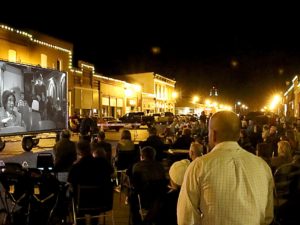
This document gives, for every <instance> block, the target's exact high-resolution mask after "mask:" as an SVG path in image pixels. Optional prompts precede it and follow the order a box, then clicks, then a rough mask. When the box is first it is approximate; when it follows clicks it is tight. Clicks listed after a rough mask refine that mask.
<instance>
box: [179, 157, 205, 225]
mask: <svg viewBox="0 0 300 225" xmlns="http://www.w3.org/2000/svg"><path fill="white" fill-rule="evenodd" d="M202 165H203V163H202V161H199V160H196V161H193V162H192V163H191V164H190V165H189V167H188V169H187V171H186V172H185V175H184V180H183V184H182V186H181V190H180V194H179V198H178V203H177V223H178V225H191V224H193V225H196V224H201V211H200V191H199V188H200V184H199V177H200V176H201V170H202Z"/></svg>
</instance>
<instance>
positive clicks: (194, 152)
mask: <svg viewBox="0 0 300 225" xmlns="http://www.w3.org/2000/svg"><path fill="white" fill-rule="evenodd" d="M202 154H203V145H201V144H199V143H195V142H193V143H191V146H190V150H189V156H190V158H191V159H192V160H194V159H196V158H197V157H198V156H201V155H202Z"/></svg>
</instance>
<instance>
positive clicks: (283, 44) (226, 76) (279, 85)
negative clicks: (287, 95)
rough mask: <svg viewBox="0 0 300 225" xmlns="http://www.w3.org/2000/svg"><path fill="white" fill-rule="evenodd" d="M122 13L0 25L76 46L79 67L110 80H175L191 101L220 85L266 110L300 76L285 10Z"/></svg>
mask: <svg viewBox="0 0 300 225" xmlns="http://www.w3.org/2000/svg"><path fill="white" fill-rule="evenodd" d="M118 6H119V7H117V6H113V7H107V8H106V7H99V6H97V7H91V8H84V7H82V5H81V7H76V8H75V9H73V10H64V11H61V12H62V13H61V14H60V15H59V14H58V13H55V12H54V13H52V14H51V13H48V11H49V9H48V10H47V12H45V11H40V12H39V11H36V12H35V13H34V16H33V14H31V15H30V13H26V14H25V13H24V14H20V15H18V16H14V17H12V16H11V15H7V16H6V15H3V14H2V15H1V16H0V22H2V23H6V24H7V25H11V26H13V27H15V28H18V29H33V30H37V31H40V32H42V33H45V34H49V35H51V36H54V37H57V38H60V39H63V40H66V41H69V42H72V43H73V44H74V61H73V65H75V66H77V60H84V61H87V62H90V63H93V64H94V65H95V66H96V71H97V72H98V73H103V74H104V75H106V76H112V75H117V74H124V73H135V72H149V71H154V72H156V73H158V74H161V75H164V76H167V77H169V78H174V79H176V81H177V89H178V90H179V91H180V92H181V95H182V96H184V97H189V96H193V95H195V94H197V95H199V96H201V98H202V99H204V98H206V97H207V96H208V94H209V89H210V88H211V87H212V86H216V87H217V88H218V91H219V95H220V98H221V99H222V100H223V102H228V103H233V102H235V101H238V100H239V101H242V102H243V103H245V104H247V105H249V106H250V107H254V106H255V107H259V108H260V107H262V106H263V104H266V103H267V100H268V98H269V97H270V96H271V95H272V94H274V93H276V92H278V91H283V92H284V91H285V90H286V89H287V86H286V82H285V81H288V80H291V79H292V78H293V77H294V75H295V74H297V73H299V71H300V31H297V30H299V27H300V26H299V24H300V23H299V22H300V21H299V20H300V19H299V18H300V17H299V16H297V14H293V13H292V12H291V11H287V10H285V9H284V8H280V7H279V8H278V10H276V11H274V10H270V9H260V10H257V7H250V6H249V7H248V6H247V8H245V7H244V8H243V7H241V9H239V10H237V9H235V8H231V9H230V10H224V9H223V8H222V7H220V8H219V9H216V8H209V9H206V8H205V7H200V6H193V5H187V4H186V5H185V6H182V5H178V6H174V7H173V6H170V5H169V6H163V7H162V6H160V5H157V6H155V7H154V6H152V7H146V6H145V5H144V6H141V7H139V8H138V9H137V8H130V7H127V8H123V7H122V6H120V5H118ZM153 47H158V48H155V49H156V50H157V49H158V50H159V51H155V50H153Z"/></svg>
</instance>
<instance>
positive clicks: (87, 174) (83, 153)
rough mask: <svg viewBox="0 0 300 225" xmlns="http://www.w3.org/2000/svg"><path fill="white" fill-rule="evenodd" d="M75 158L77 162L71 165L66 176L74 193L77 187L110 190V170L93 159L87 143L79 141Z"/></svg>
mask: <svg viewBox="0 0 300 225" xmlns="http://www.w3.org/2000/svg"><path fill="white" fill-rule="evenodd" d="M77 157H78V159H77V162H76V163H75V164H73V165H72V167H71V169H70V172H69V176H68V182H69V183H70V184H71V185H72V187H73V188H75V191H76V187H77V185H94V186H97V185H107V187H108V188H112V186H111V185H112V183H111V179H110V178H111V177H110V176H111V170H110V168H109V169H108V168H106V167H105V166H103V164H101V163H99V160H98V159H96V158H94V157H93V155H92V151H91V146H90V143H89V142H88V141H85V140H81V141H79V142H78V143H77ZM75 193H76V192H75Z"/></svg>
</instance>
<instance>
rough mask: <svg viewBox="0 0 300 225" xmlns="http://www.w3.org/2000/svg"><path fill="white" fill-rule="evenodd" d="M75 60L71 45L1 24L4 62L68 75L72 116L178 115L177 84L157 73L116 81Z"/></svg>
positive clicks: (0, 49)
mask: <svg viewBox="0 0 300 225" xmlns="http://www.w3.org/2000/svg"><path fill="white" fill-rule="evenodd" d="M72 58H73V44H71V43H68V42H65V41H62V40H59V39H57V38H53V37H50V36H47V35H44V34H40V33H38V32H36V31H30V32H24V31H21V30H18V29H14V28H11V27H9V26H7V25H3V24H0V59H3V60H6V61H10V62H17V63H20V64H30V65H35V66H41V67H43V68H50V69H55V70H60V71H64V72H67V74H68V76H67V82H68V93H67V101H68V113H69V115H72V114H73V113H74V112H78V113H79V114H81V115H83V114H91V113H92V114H93V115H94V116H100V117H101V116H113V117H120V116H122V115H123V114H125V113H127V112H130V111H144V112H148V113H154V112H167V111H170V112H175V99H174V98H172V93H173V92H174V91H175V83H176V82H175V81H174V80H172V79H169V78H166V77H164V76H161V75H159V74H155V73H153V72H151V73H141V74H129V75H122V76H118V77H117V79H114V78H110V77H106V76H103V75H102V74H99V73H96V72H95V67H94V65H92V64H90V63H88V62H83V61H79V62H78V67H74V66H73V64H72ZM56 88H57V90H56V92H59V87H56ZM54 92H55V91H54ZM56 92H55V93H56ZM56 100H57V101H59V100H61V99H56Z"/></svg>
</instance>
